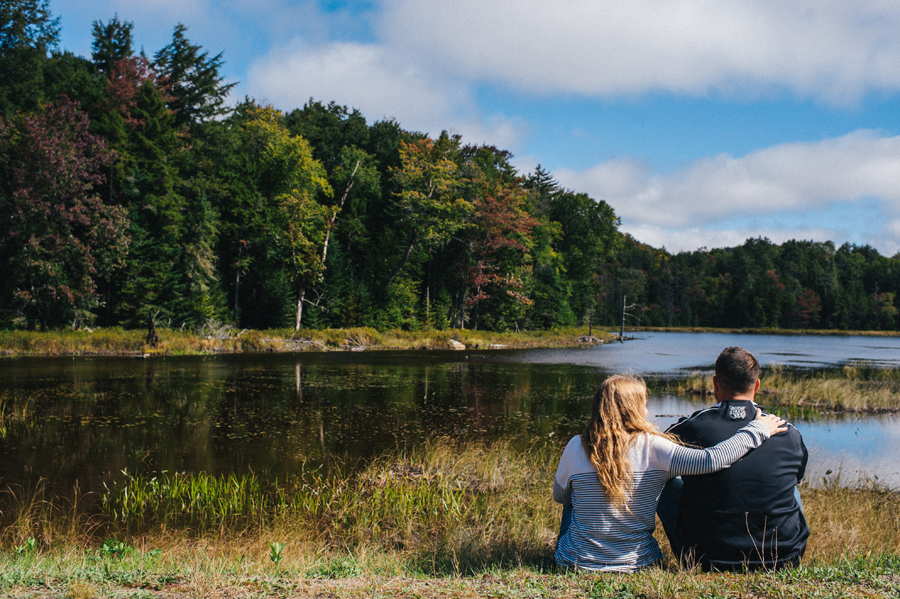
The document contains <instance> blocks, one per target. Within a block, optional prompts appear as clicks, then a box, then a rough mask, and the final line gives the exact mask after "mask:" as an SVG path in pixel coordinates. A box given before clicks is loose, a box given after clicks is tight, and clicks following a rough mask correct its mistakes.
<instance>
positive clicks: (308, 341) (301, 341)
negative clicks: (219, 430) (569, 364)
mask: <svg viewBox="0 0 900 599" xmlns="http://www.w3.org/2000/svg"><path fill="white" fill-rule="evenodd" d="M157 333H158V335H159V338H160V342H159V345H158V346H157V347H150V346H148V345H147V343H146V335H147V333H146V331H141V330H130V331H126V330H123V329H121V328H112V329H100V328H98V329H96V330H77V331H76V330H60V331H49V332H34V331H0V356H51V355H97V354H99V355H122V354H142V355H143V354H148V355H154V354H162V355H185V354H203V353H216V352H261V351H278V352H281V351H310V350H313V351H315V350H366V349H369V350H371V349H422V348H428V349H448V348H450V340H451V339H453V340H456V341H458V342H460V343H462V344H463V345H464V346H466V348H467V349H499V348H510V349H516V348H535V347H580V346H583V345H584V344H585V343H584V342H583V341H581V338H582V336H583V335H585V333H586V331H585V330H584V329H553V330H549V331H522V332H516V333H513V332H491V331H472V330H465V329H454V330H447V331H438V330H421V331H401V330H387V331H378V330H376V329H373V328H371V327H357V328H348V329H301V330H300V331H295V330H293V329H273V330H264V331H258V330H239V329H236V328H234V327H232V326H229V325H219V324H214V325H207V326H205V327H202V328H200V329H198V330H188V329H184V330H183V329H166V328H158V329H157ZM594 336H595V338H599V339H602V340H606V341H609V340H611V339H612V338H613V336H612V335H611V334H609V333H606V332H603V331H600V330H599V329H598V330H595V331H594Z"/></svg>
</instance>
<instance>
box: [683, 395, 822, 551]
mask: <svg viewBox="0 0 900 599" xmlns="http://www.w3.org/2000/svg"><path fill="white" fill-rule="evenodd" d="M755 414H756V405H755V404H754V403H753V402H752V401H748V400H734V399H732V400H727V401H723V402H721V403H720V404H718V405H716V406H713V407H711V408H708V409H705V410H700V411H699V412H695V413H694V414H692V415H691V416H690V417H688V418H684V419H682V420H681V421H679V422H678V423H677V424H675V425H673V426H672V427H670V428H669V430H668V432H670V433H674V434H676V435H678V437H679V438H680V439H681V440H682V441H683V442H684V443H687V444H688V445H693V446H697V447H710V446H712V445H715V444H716V443H718V442H720V441H723V440H725V439H727V438H728V437H730V436H732V435H733V434H734V433H735V432H736V431H737V430H738V429H739V428H741V427H743V426H744V425H745V424H747V422H749V421H750V420H752V419H753V417H754V415H755ZM807 457H808V454H807V451H806V447H805V446H804V444H803V440H802V439H801V437H800V433H799V432H798V431H797V429H796V428H794V427H793V426H790V427H789V430H788V431H787V432H785V433H780V434H777V435H775V436H773V437H772V438H770V439H769V440H768V441H766V442H765V443H763V444H762V446H760V447H758V448H757V449H754V450H752V451H751V452H750V453H748V454H747V455H746V456H744V457H743V458H742V459H740V460H738V461H737V462H736V463H735V464H733V465H732V466H731V467H730V468H727V469H725V470H722V471H720V472H716V473H713V474H706V475H702V476H686V477H684V487H683V490H682V495H681V502H680V504H679V509H678V517H677V521H676V531H677V536H678V539H679V540H680V542H681V543H682V546H683V549H682V554H683V555H684V556H685V557H686V558H687V559H688V560H689V561H691V562H698V563H700V565H701V566H703V567H704V568H709V567H710V566H713V567H715V568H718V569H739V568H742V567H744V566H747V567H750V568H755V567H760V566H765V567H778V566H781V565H786V564H793V563H796V562H797V561H798V560H799V558H800V557H802V555H803V552H804V551H805V549H806V539H807V538H808V537H809V527H808V526H807V524H806V520H805V519H804V517H803V513H802V511H801V510H800V506H799V505H798V504H797V500H796V498H795V496H794V489H795V486H796V484H797V482H798V481H799V480H800V479H801V478H803V474H804V472H805V470H806V461H807Z"/></svg>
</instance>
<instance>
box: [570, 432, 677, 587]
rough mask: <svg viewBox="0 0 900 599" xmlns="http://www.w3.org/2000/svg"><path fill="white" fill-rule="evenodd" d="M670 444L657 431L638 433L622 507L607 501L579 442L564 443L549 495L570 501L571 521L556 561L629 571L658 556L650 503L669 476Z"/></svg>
mask: <svg viewBox="0 0 900 599" xmlns="http://www.w3.org/2000/svg"><path fill="white" fill-rule="evenodd" d="M674 447H675V444H674V443H672V442H671V441H669V440H667V439H665V438H663V437H659V436H657V435H649V434H641V435H638V436H637V437H636V438H635V439H634V443H633V444H632V446H631V448H630V449H629V451H628V461H629V463H630V464H631V469H632V480H633V483H634V484H633V489H632V492H631V494H630V495H629V497H628V499H627V503H626V505H627V508H628V509H617V508H616V507H614V506H613V505H611V504H610V503H609V501H607V498H606V494H605V492H604V489H603V487H602V485H601V484H600V481H599V480H598V479H597V470H596V469H595V468H594V466H593V465H592V464H591V462H590V460H589V459H588V457H587V455H586V454H585V451H584V447H583V445H582V442H581V436H580V435H579V436H576V437H574V438H572V440H571V441H569V444H568V445H567V446H566V449H565V451H564V452H563V456H562V459H561V460H560V464H559V469H558V470H557V474H556V481H555V484H554V486H553V493H554V499H556V501H558V502H560V503H568V500H569V499H571V503H572V521H571V523H570V524H569V528H568V529H567V530H566V531H565V532H564V533H563V534H562V535H561V536H560V538H559V542H558V543H557V546H556V561H557V563H560V564H565V565H570V566H578V567H580V568H585V569H588V570H611V571H628V572H630V571H633V570H636V569H639V568H642V567H645V566H648V565H650V564H652V563H654V562H656V561H658V560H659V559H661V558H662V553H661V551H660V549H659V545H658V544H657V542H656V539H654V538H653V529H654V527H655V518H656V501H657V499H658V498H659V494H660V493H661V492H662V489H663V487H664V486H665V484H666V482H667V481H668V480H669V478H671V476H670V474H669V468H670V465H671V463H672V451H673V449H674Z"/></svg>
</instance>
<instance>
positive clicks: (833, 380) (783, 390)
mask: <svg viewBox="0 0 900 599" xmlns="http://www.w3.org/2000/svg"><path fill="white" fill-rule="evenodd" d="M654 387H655V388H657V389H661V390H665V391H668V392H672V393H677V394H680V395H699V396H709V397H712V396H713V395H714V391H713V383H712V375H694V376H690V377H687V378H684V379H677V380H675V379H672V380H666V381H661V382H659V383H657V384H655V385H654ZM757 401H758V402H759V403H761V404H765V405H767V406H781V407H788V408H792V409H797V410H816V411H834V412H870V413H871V412H896V411H900V369H897V368H874V367H872V366H869V365H866V364H857V365H850V366H844V367H842V368H827V369H820V370H801V369H789V368H782V367H774V368H764V369H763V371H762V373H761V374H760V390H759V395H758V396H757Z"/></svg>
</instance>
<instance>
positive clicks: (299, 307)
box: [294, 285, 306, 331]
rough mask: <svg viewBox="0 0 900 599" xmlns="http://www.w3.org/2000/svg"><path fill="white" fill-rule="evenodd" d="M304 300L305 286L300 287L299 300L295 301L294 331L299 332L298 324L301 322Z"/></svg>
mask: <svg viewBox="0 0 900 599" xmlns="http://www.w3.org/2000/svg"><path fill="white" fill-rule="evenodd" d="M305 299H306V285H303V286H302V287H300V299H298V300H297V325H296V326H295V327H294V330H295V331H299V330H300V322H301V321H302V320H303V300H305Z"/></svg>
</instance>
